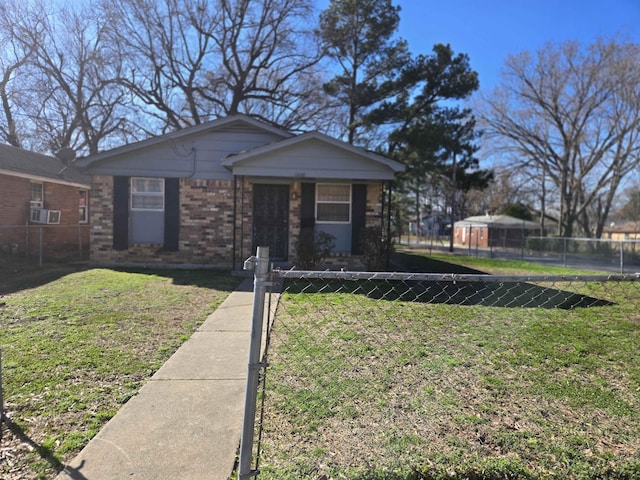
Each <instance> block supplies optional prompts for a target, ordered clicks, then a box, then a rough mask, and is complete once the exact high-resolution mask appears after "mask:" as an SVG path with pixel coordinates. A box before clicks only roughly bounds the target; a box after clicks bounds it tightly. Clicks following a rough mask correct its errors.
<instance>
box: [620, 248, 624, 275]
mask: <svg viewBox="0 0 640 480" xmlns="http://www.w3.org/2000/svg"><path fill="white" fill-rule="evenodd" d="M620 273H621V274H622V273H624V243H623V242H622V240H620Z"/></svg>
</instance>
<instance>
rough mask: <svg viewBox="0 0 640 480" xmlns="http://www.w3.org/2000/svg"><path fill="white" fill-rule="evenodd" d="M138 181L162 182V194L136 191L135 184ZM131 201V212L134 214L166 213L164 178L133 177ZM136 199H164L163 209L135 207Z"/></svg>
mask: <svg viewBox="0 0 640 480" xmlns="http://www.w3.org/2000/svg"><path fill="white" fill-rule="evenodd" d="M136 180H160V182H161V183H160V185H162V191H160V192H136V191H134V190H135V189H134V184H135V182H136ZM130 190H131V192H130V199H129V202H130V203H129V205H131V211H134V212H164V207H165V196H164V192H165V187H164V178H158V177H131V188H130ZM134 197H162V208H144V207H134V206H133V204H134V203H133V199H134Z"/></svg>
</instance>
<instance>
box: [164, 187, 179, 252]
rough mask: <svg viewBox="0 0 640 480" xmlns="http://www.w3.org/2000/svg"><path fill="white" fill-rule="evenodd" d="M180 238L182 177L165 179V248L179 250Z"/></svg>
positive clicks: (173, 250)
mask: <svg viewBox="0 0 640 480" xmlns="http://www.w3.org/2000/svg"><path fill="white" fill-rule="evenodd" d="M179 238H180V179H179V178H165V180H164V249H165V250H168V251H171V252H177V251H178V239H179Z"/></svg>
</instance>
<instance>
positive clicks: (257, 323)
mask: <svg viewBox="0 0 640 480" xmlns="http://www.w3.org/2000/svg"><path fill="white" fill-rule="evenodd" d="M244 269H245V270H254V275H253V314H252V317H253V320H252V324H251V344H250V347H249V363H248V371H247V390H246V393H245V402H244V418H243V420H242V438H241V439H240V461H239V467H240V468H239V471H238V479H239V480H246V479H248V478H251V477H254V476H256V475H257V473H258V472H257V471H252V470H251V461H252V459H253V436H254V432H255V418H256V402H257V398H258V380H259V371H260V369H261V368H262V367H264V365H263V364H262V363H261V358H260V353H261V352H260V350H261V346H262V322H263V320H264V299H265V293H266V290H267V286H268V281H267V279H268V274H269V247H258V249H257V252H256V256H255V257H250V258H248V259H247V260H246V261H245V262H244Z"/></svg>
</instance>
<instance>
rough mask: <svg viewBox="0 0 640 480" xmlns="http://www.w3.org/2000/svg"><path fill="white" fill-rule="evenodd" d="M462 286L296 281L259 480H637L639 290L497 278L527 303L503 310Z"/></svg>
mask: <svg viewBox="0 0 640 480" xmlns="http://www.w3.org/2000/svg"><path fill="white" fill-rule="evenodd" d="M448 258H449V259H451V258H453V257H448ZM405 260H407V259H406V258H405ZM438 260H439V261H440V262H442V260H443V259H442V258H439V259H438ZM413 261H414V265H416V264H419V265H418V266H422V267H425V266H427V264H428V263H430V260H429V259H424V260H420V259H416V258H414V259H413ZM461 263H462V262H461ZM439 266H440V267H441V266H442V265H441V264H440V265H439ZM467 266H468V267H472V268H474V269H477V270H481V271H490V270H493V271H494V272H499V273H501V274H504V273H505V272H507V271H513V270H515V271H516V272H517V273H519V274H522V273H524V274H526V275H535V274H540V273H541V272H540V271H536V268H535V267H534V269H533V270H534V271H527V268H526V264H522V263H519V264H514V263H508V264H503V265H502V266H501V265H499V263H498V262H496V261H484V262H476V263H474V264H473V265H469V264H468V263H467ZM431 267H433V268H437V267H438V265H436V264H435V263H433V264H432V265H431ZM443 268H446V267H443ZM422 271H429V270H422ZM440 273H444V272H440ZM544 273H548V274H555V275H564V274H566V275H567V276H568V278H569V275H575V274H576V273H578V272H576V271H568V270H561V271H558V270H555V271H551V270H549V269H547V271H545V272H544ZM456 288H458V289H459V290H460V291H461V292H463V291H465V292H466V290H465V289H468V287H467V286H466V285H463V284H462V282H458V283H454V282H451V283H449V284H446V285H445V284H444V283H443V282H440V283H434V284H421V283H419V282H415V281H409V282H407V283H403V284H393V283H392V282H389V283H386V282H381V281H378V280H375V281H370V282H350V281H345V282H343V283H338V282H323V281H318V280H301V281H298V282H294V281H288V283H287V288H286V291H285V292H284V295H283V297H282V300H281V302H280V304H279V306H278V311H277V314H276V316H275V321H274V326H273V331H272V334H271V345H270V351H269V355H268V358H267V362H268V364H269V365H270V367H269V369H268V371H267V377H266V393H265V406H266V407H265V408H266V409H265V417H264V432H263V445H262V447H263V449H262V452H261V457H260V466H259V467H260V471H261V475H260V477H259V478H261V479H262V478H264V479H290V480H293V479H299V478H312V479H321V478H322V479H341V478H345V479H361V480H364V479H367V480H383V479H384V480H415V479H425V480H435V479H437V480H445V479H447V480H468V479H474V480H489V479H490V480H499V479H500V480H504V479H557V480H560V479H567V478H568V479H584V480H586V479H595V478H599V479H619V480H620V479H627V480H631V479H636V478H640V316H639V314H638V311H640V282H637V281H635V282H606V283H602V282H595V283H591V282H584V281H576V280H566V281H565V280H563V281H562V282H561V283H551V282H544V281H536V282H535V283H533V284H530V283H528V282H514V284H513V285H511V284H506V285H501V286H500V287H493V286H491V285H488V286H487V291H490V293H492V294H493V295H494V297H496V298H500V299H502V298H503V297H504V296H508V295H511V294H513V295H520V294H522V295H523V297H524V298H523V301H522V302H520V304H518V303H517V302H511V301H510V302H509V303H506V302H502V303H496V304H500V305H503V306H484V305H483V302H482V300H481V299H480V298H474V296H473V295H466V293H465V295H456V294H455V292H453V293H451V292H452V291H453V290H455V289H456ZM409 289H411V290H413V291H414V292H415V294H414V295H408V294H407V292H408V290H409ZM514 292H515V293H514ZM503 294H504V295H503ZM572 294H576V295H575V296H576V297H579V298H582V299H584V300H583V301H581V302H580V303H578V305H580V307H578V308H572V307H571V305H575V304H571V303H566V302H564V301H557V304H555V306H554V303H553V302H554V301H555V299H566V298H567V296H568V295H572ZM407 298H411V299H413V300H414V301H403V300H402V299H407ZM535 299H544V302H545V303H544V304H542V305H540V307H537V308H535V307H531V302H532V300H535ZM504 305H507V306H504ZM594 305H595V306H594Z"/></svg>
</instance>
